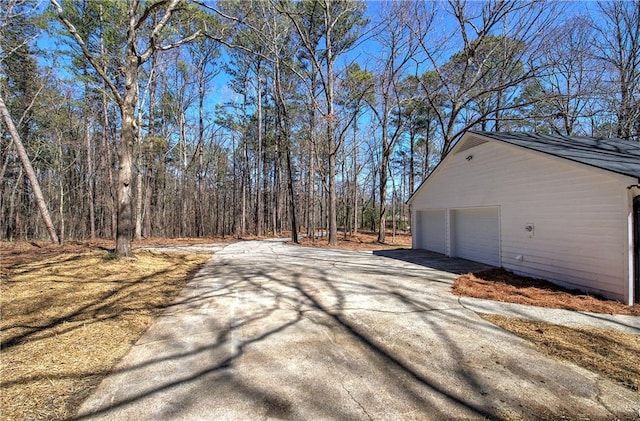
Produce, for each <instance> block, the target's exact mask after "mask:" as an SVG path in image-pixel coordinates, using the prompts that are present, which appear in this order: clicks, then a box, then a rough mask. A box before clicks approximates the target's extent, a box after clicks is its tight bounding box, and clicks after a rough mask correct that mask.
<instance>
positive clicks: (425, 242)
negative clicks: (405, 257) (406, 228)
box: [418, 209, 446, 254]
mask: <svg viewBox="0 0 640 421" xmlns="http://www.w3.org/2000/svg"><path fill="white" fill-rule="evenodd" d="M418 215H419V218H420V226H419V230H420V231H419V236H418V238H419V241H418V247H419V248H422V249H425V250H429V251H435V252H436V253H442V254H444V253H445V239H446V225H445V224H446V211H445V210H444V209H435V210H426V211H420V212H418Z"/></svg>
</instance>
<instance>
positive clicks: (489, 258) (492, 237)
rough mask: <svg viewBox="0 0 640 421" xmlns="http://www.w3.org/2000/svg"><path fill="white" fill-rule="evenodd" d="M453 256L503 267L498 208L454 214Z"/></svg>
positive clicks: (462, 210) (452, 222) (473, 209)
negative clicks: (501, 262)
mask: <svg viewBox="0 0 640 421" xmlns="http://www.w3.org/2000/svg"><path fill="white" fill-rule="evenodd" d="M451 233H452V235H451V237H452V253H451V255H452V256H456V257H462V258H464V259H469V260H473V261H475V262H481V263H486V264H488V265H492V266H500V211H499V208H498V207H487V208H468V209H455V210H452V211H451Z"/></svg>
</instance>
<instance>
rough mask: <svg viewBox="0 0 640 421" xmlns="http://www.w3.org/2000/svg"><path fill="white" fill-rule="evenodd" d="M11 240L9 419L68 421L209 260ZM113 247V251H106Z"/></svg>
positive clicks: (6, 366) (2, 293) (7, 274)
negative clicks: (118, 254)
mask: <svg viewBox="0 0 640 421" xmlns="http://www.w3.org/2000/svg"><path fill="white" fill-rule="evenodd" d="M112 244H113V242H108V243H107V242H98V243H91V244H89V243H78V244H67V245H65V246H64V247H59V246H49V245H39V244H35V245H34V244H13V245H10V244H8V243H3V244H2V254H1V256H0V257H1V258H2V261H1V265H0V266H1V267H2V271H1V277H0V306H1V307H0V308H1V309H2V319H1V320H0V329H1V335H0V340H1V342H2V345H1V347H2V353H1V356H0V359H1V364H2V376H1V379H0V387H1V388H2V394H1V397H0V407H1V408H2V418H3V419H68V418H70V417H71V416H73V414H74V412H75V410H76V409H77V406H78V405H79V404H80V403H81V402H82V401H83V399H84V398H86V397H87V396H88V394H89V393H90V391H91V390H92V388H93V387H95V386H96V385H97V383H98V382H99V381H100V379H101V378H102V377H103V376H104V375H106V374H107V373H108V372H109V371H110V370H111V368H112V366H113V365H114V364H115V363H116V362H117V361H118V360H119V359H120V358H122V356H124V354H126V352H127V351H128V350H129V349H130V347H131V346H132V344H133V343H135V341H136V340H137V339H138V338H139V337H140V335H142V333H143V332H144V331H145V330H146V329H147V327H148V326H149V325H150V323H151V322H152V321H153V319H154V318H155V317H156V316H157V315H158V314H159V313H160V312H161V311H162V310H163V309H165V308H166V307H167V306H168V305H169V304H170V303H171V301H172V300H173V299H174V297H175V296H176V295H177V293H178V292H179V291H180V290H181V289H183V288H184V286H185V285H186V283H187V281H188V279H189V278H190V277H191V276H192V274H193V273H194V272H195V271H196V270H197V269H198V268H200V267H201V266H202V265H203V264H204V262H205V261H206V260H207V259H208V258H209V257H210V256H207V255H196V254H185V253H154V252H149V251H140V250H137V251H136V256H137V258H136V259H113V260H109V259H108V257H110V255H109V253H108V251H105V250H99V249H97V247H105V246H108V245H112ZM105 248H106V247H105Z"/></svg>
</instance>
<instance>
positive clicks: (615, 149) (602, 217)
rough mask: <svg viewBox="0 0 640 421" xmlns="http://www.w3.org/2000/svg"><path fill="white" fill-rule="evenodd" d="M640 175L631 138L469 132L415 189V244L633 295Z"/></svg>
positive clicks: (638, 152)
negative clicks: (628, 139)
mask: <svg viewBox="0 0 640 421" xmlns="http://www.w3.org/2000/svg"><path fill="white" fill-rule="evenodd" d="M639 179H640V144H638V143H635V142H630V141H624V140H621V139H602V138H588V137H566V136H549V135H538V134H529V133H489V132H473V131H471V132H467V133H466V134H465V135H464V136H462V138H461V139H460V140H459V141H458V143H457V144H456V145H455V146H454V147H453V149H452V150H451V151H450V152H449V153H448V154H447V155H446V156H445V158H444V159H443V160H442V161H441V162H440V164H439V165H438V166H437V167H436V168H435V170H434V171H433V172H432V173H431V174H430V175H429V177H427V179H426V180H425V181H424V182H423V183H422V185H421V186H420V187H419V188H418V189H417V190H416V192H415V193H414V194H413V196H412V197H411V198H410V199H409V204H410V205H411V212H412V221H413V222H412V225H413V247H414V248H420V249H426V250H431V251H435V252H438V253H442V254H445V255H448V256H451V257H460V258H465V259H469V260H473V261H477V262H482V263H486V264H489V265H493V266H497V267H504V268H505V269H507V270H511V271H513V272H515V273H518V274H522V275H527V276H533V277H538V278H543V279H547V280H549V281H552V282H555V283H557V284H560V285H563V286H566V287H569V288H577V289H581V290H585V291H590V292H596V293H600V294H602V295H604V296H607V297H609V298H613V299H617V300H620V301H623V302H625V303H627V304H632V303H633V302H638V301H639V298H640V297H639V295H640V282H639V274H640V270H639V267H640V258H639V257H638V254H639V252H638V250H639V247H638V244H639V243H640V229H638V227H640V217H639V214H640V198H639V197H638V196H640V186H639V183H640V182H639Z"/></svg>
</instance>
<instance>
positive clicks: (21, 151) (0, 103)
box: [0, 96, 59, 244]
mask: <svg viewBox="0 0 640 421" xmlns="http://www.w3.org/2000/svg"><path fill="white" fill-rule="evenodd" d="M0 112H1V113H2V117H3V119H4V122H5V124H6V125H7V129H9V134H11V138H12V139H13V143H14V144H15V145H16V150H17V151H18V156H19V157H20V161H21V162H22V166H23V167H24V172H25V173H26V174H27V178H28V179H29V182H30V183H31V188H32V189H33V194H34V196H35V198H36V203H37V205H38V209H39V210H40V215H41V216H42V219H43V221H44V224H45V226H46V227H47V231H48V232H49V237H50V238H51V241H52V242H53V243H55V244H58V242H59V239H58V235H57V234H56V230H55V228H54V227H53V221H52V220H51V216H50V215H49V210H48V209H47V204H46V202H45V200H44V196H43V195H42V191H41V190H40V183H39V182H38V177H37V176H36V173H35V171H34V170H33V167H32V166H31V161H30V160H29V156H28V155H27V151H26V150H25V148H24V145H23V144H22V140H21V139H20V135H18V130H17V129H16V126H15V125H14V124H13V120H12V119H11V114H9V110H7V106H6V105H5V103H4V99H3V98H2V96H0Z"/></svg>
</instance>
